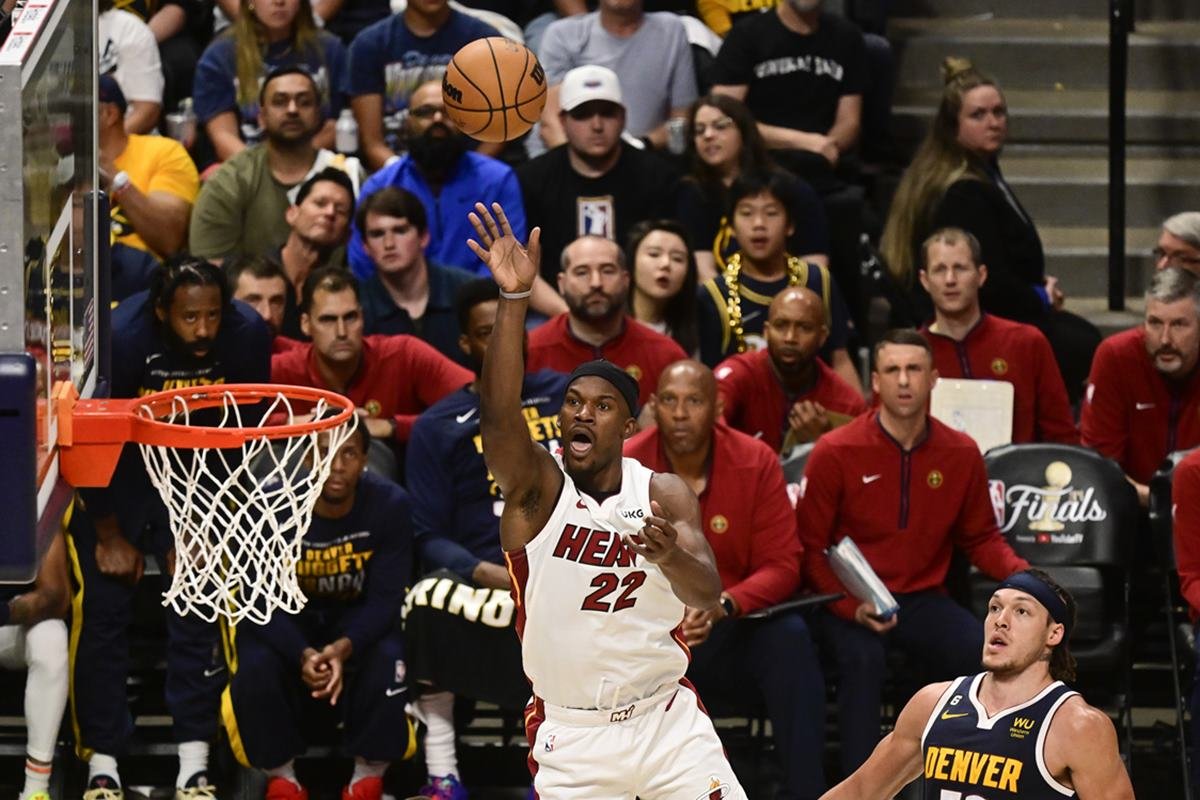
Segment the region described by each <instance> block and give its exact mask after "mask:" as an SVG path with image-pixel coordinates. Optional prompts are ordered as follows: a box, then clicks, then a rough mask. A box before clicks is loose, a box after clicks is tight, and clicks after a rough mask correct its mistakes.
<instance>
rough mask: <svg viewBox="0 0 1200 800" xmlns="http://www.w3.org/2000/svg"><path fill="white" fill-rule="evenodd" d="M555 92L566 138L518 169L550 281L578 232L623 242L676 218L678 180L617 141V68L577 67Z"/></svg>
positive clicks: (620, 113)
mask: <svg viewBox="0 0 1200 800" xmlns="http://www.w3.org/2000/svg"><path fill="white" fill-rule="evenodd" d="M558 97H559V105H560V107H561V110H560V111H559V119H560V122H561V123H562V129H563V131H564V132H565V133H566V143H565V144H562V145H559V146H558V147H555V148H554V149H553V150H551V151H550V152H548V153H544V154H542V155H540V156H538V157H537V158H535V159H533V160H531V161H529V162H526V163H525V164H522V165H521V167H520V168H519V169H518V170H517V178H518V179H519V180H520V182H521V191H522V192H523V193H524V195H525V212H526V215H527V217H528V221H529V224H530V226H531V227H532V226H541V229H542V253H543V258H542V264H541V272H542V275H541V277H542V278H543V279H545V280H548V281H554V280H557V279H558V272H559V267H560V266H561V262H560V260H559V259H560V256H561V255H562V252H563V250H564V249H565V248H566V247H567V245H569V244H570V243H571V242H573V241H575V240H576V239H577V238H579V237H581V236H600V237H603V238H605V239H612V240H613V241H616V242H623V241H625V240H626V239H627V238H628V236H627V235H628V233H629V228H630V227H632V225H633V224H634V223H635V222H638V221H639V220H643V219H655V218H658V217H673V216H674V215H675V195H676V186H677V183H678V181H677V179H676V176H675V174H674V172H673V170H672V169H671V168H670V166H669V165H668V163H667V162H666V161H665V160H664V159H661V158H659V157H658V156H656V155H653V154H650V153H647V152H645V151H643V150H640V149H638V148H637V147H634V146H632V145H630V144H629V143H627V142H624V141H622V138H623V133H624V131H625V105H624V102H623V100H622V95H621V84H620V81H619V80H618V79H617V74H616V73H615V72H613V71H612V70H610V69H608V68H606V67H598V66H586V67H577V68H575V69H573V70H571V71H570V72H568V73H567V74H566V76H565V77H564V78H563V81H562V84H561V85H560V86H559V87H558ZM507 208H508V206H507V205H506V206H505V209H506V210H507ZM510 219H511V215H510ZM513 232H514V233H516V229H515V228H514V230H513ZM518 235H519V234H518ZM534 297H535V298H536V297H537V295H536V294H535V295H534ZM650 388H651V390H653V386H651V387H650Z"/></svg>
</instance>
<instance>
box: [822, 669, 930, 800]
mask: <svg viewBox="0 0 1200 800" xmlns="http://www.w3.org/2000/svg"><path fill="white" fill-rule="evenodd" d="M949 686H950V684H949V683H931V684H929V685H928V686H926V687H925V688H923V689H921V691H919V692H917V693H916V694H915V695H914V696H913V698H912V699H911V700H909V701H908V704H907V705H905V706H904V710H903V711H901V712H900V716H899V717H897V718H896V727H895V728H894V729H893V730H892V732H891V733H889V734H888V735H887V736H885V737H883V740H882V741H880V742H879V744H877V745H876V746H875V750H874V751H873V752H872V753H871V757H870V758H868V759H867V760H866V763H864V764H863V765H862V766H861V767H859V768H858V769H857V770H855V772H854V774H853V775H851V776H850V777H849V778H846V780H844V781H842V782H841V783H839V784H838V785H837V786H835V787H833V788H832V789H830V790H829V791H828V792H826V793H825V794H824V795H822V796H821V800H884V798H889V797H895V796H896V794H897V793H898V792H899V791H900V790H901V789H903V788H904V787H905V786H906V785H907V784H909V783H910V782H912V781H913V780H914V779H916V778H917V777H918V776H919V775H920V774H921V767H922V757H921V736H922V735H923V734H924V732H925V724H926V723H927V722H928V721H929V715H930V714H932V713H933V710H934V708H935V706H937V703H938V700H939V699H940V698H941V696H942V695H943V694H944V693H945V692H946V689H947V688H949Z"/></svg>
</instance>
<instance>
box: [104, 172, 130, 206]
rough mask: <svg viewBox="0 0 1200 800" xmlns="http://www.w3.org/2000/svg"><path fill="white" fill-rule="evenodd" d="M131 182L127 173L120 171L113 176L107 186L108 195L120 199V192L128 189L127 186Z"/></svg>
mask: <svg viewBox="0 0 1200 800" xmlns="http://www.w3.org/2000/svg"><path fill="white" fill-rule="evenodd" d="M131 183H133V181H132V180H131V179H130V177H129V173H128V172H126V171H125V170H121V171H120V172H118V173H117V174H116V175H113V179H112V182H111V183H109V185H108V194H109V196H110V197H112V198H114V199H115V198H117V197H120V195H121V192H123V191H125V190H126V189H128V188H129V184H131Z"/></svg>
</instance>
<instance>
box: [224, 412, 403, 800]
mask: <svg viewBox="0 0 1200 800" xmlns="http://www.w3.org/2000/svg"><path fill="white" fill-rule="evenodd" d="M369 445H370V437H369V436H368V434H367V431H366V428H365V427H363V426H362V425H360V426H359V427H358V429H357V430H356V431H355V432H354V435H352V436H351V437H350V438H349V439H348V440H347V441H346V442H345V444H343V445H342V446H341V448H340V449H339V450H338V452H337V453H336V454H335V455H334V457H333V461H332V462H331V463H330V469H329V477H328V478H326V479H325V483H324V485H323V486H322V487H321V494H320V496H319V497H318V498H317V503H316V506H314V508H313V516H312V525H311V526H309V529H308V530H307V531H306V532H305V533H304V538H303V539H302V540H301V542H300V558H299V561H297V563H296V573H297V578H298V579H299V582H300V588H301V590H303V592H304V596H305V597H307V598H308V604H307V605H306V606H305V607H304V609H303V610H302V611H300V613H298V614H295V615H290V614H274V615H273V616H272V617H271V620H270V622H268V623H267V624H266V625H239V626H238V627H237V630H236V631H235V632H234V638H233V642H234V647H235V652H236V657H235V658H234V659H233V661H232V662H231V663H232V664H234V665H235V667H234V671H233V675H232V676H231V680H230V684H229V700H230V702H229V704H227V705H225V706H224V707H223V717H224V722H225V726H226V728H227V730H228V731H229V734H230V736H229V738H230V741H231V742H235V743H240V745H241V747H240V749H241V752H238V749H239V748H238V746H237V745H236V744H235V745H234V748H235V754H236V755H238V757H239V758H240V759H241V760H242V761H243V762H245V763H247V764H249V765H250V766H253V767H257V768H259V769H265V770H266V772H267V775H268V776H269V780H268V782H267V793H266V796H267V797H268V798H271V800H307V797H308V793H307V791H306V790H305V789H304V788H303V787H301V785H300V783H299V782H298V781H297V780H296V771H295V767H294V760H295V758H296V757H297V756H300V755H303V754H304V751H305V749H306V748H307V742H306V741H305V734H304V731H305V730H306V728H305V724H304V723H305V720H311V719H312V718H313V717H314V716H316V717H317V718H318V719H322V718H321V717H319V716H318V713H319V712H320V711H321V710H322V709H321V707H320V706H321V705H324V704H326V703H327V704H328V705H329V706H334V707H336V709H337V714H336V716H335V715H332V714H328V716H327V717H326V718H324V719H327V721H328V725H329V727H331V728H332V727H334V726H336V725H337V724H338V719H339V718H340V722H341V725H342V738H343V742H344V747H345V750H346V751H347V752H348V753H349V754H351V755H352V756H353V757H354V773H353V774H352V775H351V777H350V781H349V783H348V784H347V785H346V787H345V788H344V789H343V790H342V799H343V800H380V798H381V797H382V796H383V773H384V771H385V770H386V769H387V767H388V764H390V763H391V762H392V761H398V760H400V759H401V758H404V757H405V756H406V755H411V751H412V750H413V749H414V748H415V746H416V743H415V741H413V737H412V733H413V731H412V727H411V725H410V724H409V722H408V718H407V716H406V714H405V711H404V707H405V705H406V704H407V702H408V689H407V688H406V686H405V682H404V680H405V667H404V636H403V633H402V632H401V628H400V607H401V605H402V604H403V602H404V589H405V586H406V585H407V584H408V582H409V580H410V579H411V576H412V526H411V511H410V508H409V501H408V494H407V493H406V492H405V491H404V490H403V489H401V488H400V487H399V486H397V485H396V484H394V483H392V482H391V481H388V480H385V479H383V478H380V477H378V476H375V475H372V474H370V473H368V472H365V471H364V468H365V467H366V463H367V448H368V446H369ZM306 695H307V697H306ZM313 701H317V702H313ZM325 710H326V711H328V709H325Z"/></svg>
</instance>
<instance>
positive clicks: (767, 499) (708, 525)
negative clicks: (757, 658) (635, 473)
mask: <svg viewBox="0 0 1200 800" xmlns="http://www.w3.org/2000/svg"><path fill="white" fill-rule="evenodd" d="M712 448H713V449H712V454H711V458H710V461H711V464H712V466H711V467H710V470H709V475H708V484H707V486H706V487H705V489H704V491H703V492H701V494H700V521H701V523H702V525H703V526H704V538H706V539H707V540H708V543H709V545H710V546H711V547H712V549H713V555H714V556H716V559H717V572H719V573H720V575H721V586H722V587H724V589H725V591H726V592H728V593H729V594H730V596H732V597H733V599H734V601H735V602H736V603H737V604H738V608H740V609H741V610H742V613H750V612H752V611H757V610H758V609H760V608H765V607H767V606H770V605H774V604H775V603H779V602H782V601H784V600H786V599H788V598H789V597H791V596H792V594H793V593H794V592H795V591H796V587H797V586H798V585H799V583H800V556H801V548H800V540H799V539H798V538H797V536H796V517H795V514H794V512H793V511H792V505H791V502H790V501H789V500H788V495H787V487H786V486H785V485H784V482H783V470H782V469H781V468H780V466H779V459H778V458H777V457H776V455H775V453H774V452H772V450H771V448H769V447H767V446H766V445H765V444H763V443H762V442H756V441H755V440H754V439H752V438H750V437H749V436H746V435H745V434H744V433H739V432H738V431H735V430H733V429H732V428H730V427H729V426H727V425H725V424H724V423H720V422H718V423H717V425H716V427H715V428H714V429H713V444H712ZM625 455H626V456H627V457H629V458H636V459H637V460H638V461H640V462H642V464H643V465H644V466H646V467H647V468H649V469H652V470H654V471H655V472H670V471H671V462H670V461H669V460H668V459H667V454H666V453H665V452H664V451H663V449H662V446H661V444H660V442H659V437H658V428H650V429H648V430H644V431H642V432H641V433H639V434H637V435H636V436H634V437H633V438H631V439H629V440H628V441H627V442H625Z"/></svg>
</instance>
